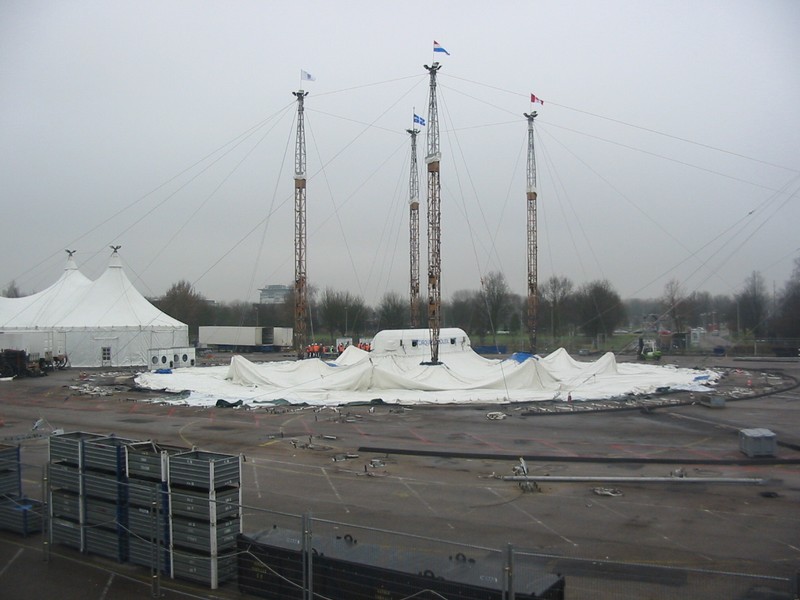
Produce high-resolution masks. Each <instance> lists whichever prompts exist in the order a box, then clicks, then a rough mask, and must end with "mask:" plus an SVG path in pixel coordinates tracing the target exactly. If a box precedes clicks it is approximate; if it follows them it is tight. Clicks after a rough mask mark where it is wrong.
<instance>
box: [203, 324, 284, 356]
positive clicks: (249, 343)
mask: <svg viewBox="0 0 800 600" xmlns="http://www.w3.org/2000/svg"><path fill="white" fill-rule="evenodd" d="M292 334H293V330H292V328H291V327H232V326H220V325H201V326H200V329H199V332H198V342H199V344H200V346H203V347H209V348H214V349H217V350H230V351H233V352H280V351H282V350H286V349H288V348H291V347H292Z"/></svg>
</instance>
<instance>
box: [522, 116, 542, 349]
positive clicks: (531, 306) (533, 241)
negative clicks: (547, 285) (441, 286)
mask: <svg viewBox="0 0 800 600" xmlns="http://www.w3.org/2000/svg"><path fill="white" fill-rule="evenodd" d="M523 114H524V115H525V118H526V119H528V170H527V188H526V192H527V202H528V335H529V338H530V350H531V352H536V329H537V325H538V319H539V314H538V312H539V291H538V287H539V273H538V260H539V258H538V251H539V246H538V242H537V235H538V231H537V224H536V195H537V192H536V153H535V152H534V146H533V120H534V119H535V118H536V116H537V113H536V111H531V113H530V114H528V113H523Z"/></svg>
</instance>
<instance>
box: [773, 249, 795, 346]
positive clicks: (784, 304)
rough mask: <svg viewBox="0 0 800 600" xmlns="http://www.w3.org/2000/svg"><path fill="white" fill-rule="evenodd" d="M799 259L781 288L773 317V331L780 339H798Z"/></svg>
mask: <svg viewBox="0 0 800 600" xmlns="http://www.w3.org/2000/svg"><path fill="white" fill-rule="evenodd" d="M798 315H800V257H798V258H796V259H794V271H792V276H791V277H790V278H789V281H787V282H786V286H785V287H784V288H783V292H782V293H781V297H780V300H779V303H778V307H777V310H776V315H775V324H774V327H775V331H776V333H777V335H779V336H781V337H791V338H800V317H799V316H798Z"/></svg>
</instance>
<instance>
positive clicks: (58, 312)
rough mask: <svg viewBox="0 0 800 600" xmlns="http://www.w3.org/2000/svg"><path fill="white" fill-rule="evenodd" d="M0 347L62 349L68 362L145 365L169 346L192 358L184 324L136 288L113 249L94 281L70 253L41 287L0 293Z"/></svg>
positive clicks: (37, 351) (34, 351) (37, 350)
mask: <svg viewBox="0 0 800 600" xmlns="http://www.w3.org/2000/svg"><path fill="white" fill-rule="evenodd" d="M4 340H8V341H6V342H4ZM0 347H4V348H14V349H17V350H26V351H27V352H28V353H30V354H38V355H40V356H42V357H43V356H45V354H46V353H52V354H53V355H66V356H67V357H68V360H69V364H70V365H71V366H73V367H98V366H113V367H128V366H145V365H151V364H152V355H153V351H155V350H161V351H162V352H161V355H164V356H166V355H165V351H166V350H170V351H172V350H175V351H177V352H178V355H179V356H180V357H181V358H182V357H183V356H184V355H186V358H187V362H188V363H191V361H192V360H193V359H194V349H193V348H189V328H188V326H187V325H186V324H184V323H181V322H180V321H178V320H177V319H173V318H172V317H170V316H169V315H167V314H165V313H164V312H162V311H160V310H159V309H157V308H156V307H155V306H153V305H152V304H151V303H150V302H149V301H148V300H147V299H146V298H145V297H144V296H142V294H141V293H139V291H138V290H137V289H136V288H135V287H134V286H133V284H132V283H131V282H130V280H129V279H128V277H127V275H126V274H125V271H124V270H123V268H122V263H121V261H120V258H119V255H118V254H117V252H116V250H115V251H114V253H113V254H112V255H111V259H110V260H109V264H108V268H107V269H106V270H105V271H104V272H103V273H102V274H101V275H100V276H99V277H98V278H97V279H96V280H94V281H92V280H90V279H88V278H87V277H86V276H85V275H83V273H81V272H80V271H79V270H78V267H77V265H76V264H75V260H74V259H73V258H72V256H70V257H69V258H68V259H67V265H66V267H65V269H64V273H63V274H62V275H61V277H60V278H59V279H58V280H57V281H56V282H55V283H54V284H53V285H51V286H50V287H48V288H47V289H45V290H42V291H41V292H38V293H36V294H32V295H30V296H25V297H22V298H0ZM172 354H174V352H170V355H172ZM189 354H191V356H189ZM161 355H160V356H161ZM158 360H159V361H160V360H161V358H160V357H159V359H158ZM168 362H169V361H167V366H169V365H168Z"/></svg>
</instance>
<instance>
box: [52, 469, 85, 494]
mask: <svg viewBox="0 0 800 600" xmlns="http://www.w3.org/2000/svg"><path fill="white" fill-rule="evenodd" d="M48 474H49V478H50V488H51V489H64V490H69V491H71V492H75V493H76V494H80V493H81V492H82V491H83V475H81V472H80V469H79V468H78V467H76V466H72V465H69V464H64V463H57V462H52V463H50V465H49V468H48Z"/></svg>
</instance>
